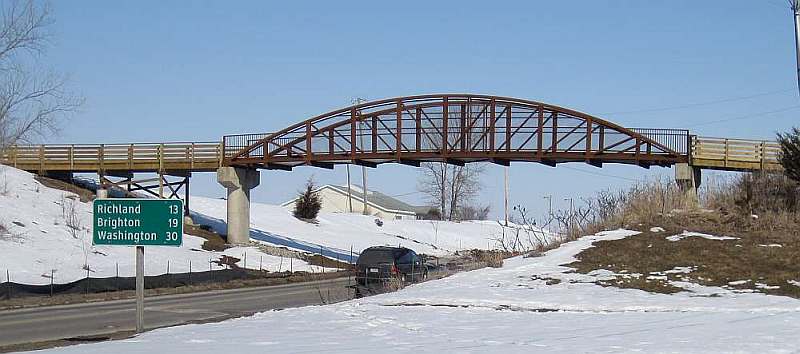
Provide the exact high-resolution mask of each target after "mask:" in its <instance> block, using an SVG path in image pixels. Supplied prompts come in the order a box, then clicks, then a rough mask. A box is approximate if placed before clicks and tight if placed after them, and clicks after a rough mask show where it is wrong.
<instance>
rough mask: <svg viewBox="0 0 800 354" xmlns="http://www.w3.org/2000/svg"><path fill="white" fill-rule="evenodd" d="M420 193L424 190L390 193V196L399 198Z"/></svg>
mask: <svg viewBox="0 0 800 354" xmlns="http://www.w3.org/2000/svg"><path fill="white" fill-rule="evenodd" d="M420 193H422V192H420V191H416V192H408V193H403V194H394V195H390V197H392V198H397V197H405V196H407V195H412V194H420Z"/></svg>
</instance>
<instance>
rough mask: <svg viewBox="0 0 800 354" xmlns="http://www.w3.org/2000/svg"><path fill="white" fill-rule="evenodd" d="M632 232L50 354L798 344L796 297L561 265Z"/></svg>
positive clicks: (723, 348)
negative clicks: (394, 288)
mask: <svg viewBox="0 0 800 354" xmlns="http://www.w3.org/2000/svg"><path fill="white" fill-rule="evenodd" d="M636 234H637V233H636V232H634V231H626V230H617V231H611V232H604V233H601V234H598V235H594V236H588V237H584V238H581V239H579V240H577V241H573V242H570V243H566V244H564V245H562V246H561V247H560V248H557V249H554V250H551V251H548V252H546V253H545V254H544V255H543V256H542V257H535V258H514V259H511V260H508V261H507V262H506V265H505V266H504V267H503V268H499V269H494V268H488V269H482V270H477V271H472V272H467V273H460V274H456V275H454V276H452V277H449V278H445V279H442V280H438V281H432V282H428V283H424V284H418V285H414V286H411V287H407V288H406V289H403V290H401V291H399V292H396V293H391V294H385V295H380V296H374V297H370V298H365V299H361V300H353V301H349V302H344V303H340V304H334V305H328V306H312V307H305V308H297V309H287V310H282V311H268V312H264V313H260V314H257V315H255V316H253V317H250V318H240V319H236V320H231V321H227V322H222V323H216V324H203V325H189V326H183V327H175V328H166V329H160V330H156V331H153V332H150V333H146V334H144V335H140V336H137V337H136V338H132V339H129V340H123V341H117V342H107V343H98V344H89V345H81V346H74V347H66V348H61V349H54V350H50V351H47V352H53V353H89V354H92V353H108V352H115V353H123V354H127V353H151V352H153V351H156V350H157V351H162V352H170V353H217V352H224V351H229V350H230V348H236V351H237V352H238V353H261V352H266V351H278V350H280V351H281V352H318V351H322V350H325V351H339V352H342V351H347V352H353V353H370V352H374V351H375V350H376V348H384V349H390V350H391V351H394V352H412V351H413V352H439V353H441V352H476V353H478V352H503V353H529V352H549V353H552V352H561V353H572V352H622V351H625V352H628V351H643V352H665V351H668V352H709V353H714V352H733V351H735V352H753V351H759V352H773V351H785V350H786V349H788V348H796V347H798V346H800V337H798V336H797V335H796V333H798V331H799V330H800V301H798V300H796V299H792V298H787V297H779V296H772V295H764V294H750V293H735V292H732V291H728V290H726V289H722V288H713V287H699V288H698V289H697V291H696V292H695V289H693V288H690V287H687V289H689V291H686V292H680V293H676V294H672V295H667V294H653V293H648V292H645V291H641V290H634V289H619V288H614V287H602V286H599V285H597V284H595V283H594V281H595V280H596V279H597V278H596V277H594V276H591V275H586V274H578V273H574V272H573V271H572V270H571V268H568V267H566V266H564V265H563V264H565V263H569V262H571V261H573V260H575V256H576V255H577V254H578V253H579V252H580V251H581V250H583V249H586V248H588V247H591V245H592V243H593V242H594V241H598V240H612V239H620V238H623V237H635V235H636ZM683 270H685V269H683ZM600 273H602V272H600ZM556 280H557V281H556ZM709 291H711V292H709ZM198 339H201V340H198Z"/></svg>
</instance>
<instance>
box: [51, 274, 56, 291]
mask: <svg viewBox="0 0 800 354" xmlns="http://www.w3.org/2000/svg"><path fill="white" fill-rule="evenodd" d="M55 277H56V270H55V269H50V297H53V279H55Z"/></svg>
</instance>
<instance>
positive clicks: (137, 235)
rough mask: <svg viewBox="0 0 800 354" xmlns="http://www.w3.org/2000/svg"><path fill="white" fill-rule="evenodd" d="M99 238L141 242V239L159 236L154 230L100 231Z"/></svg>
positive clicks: (152, 238) (153, 238)
mask: <svg viewBox="0 0 800 354" xmlns="http://www.w3.org/2000/svg"><path fill="white" fill-rule="evenodd" d="M97 238H98V239H99V240H101V241H102V240H109V241H133V242H134V243H139V241H155V240H156V239H157V238H158V236H156V234H155V233H154V232H126V231H114V232H105V231H98V232H97Z"/></svg>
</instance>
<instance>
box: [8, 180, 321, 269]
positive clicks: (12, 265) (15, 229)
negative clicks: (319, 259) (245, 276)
mask: <svg viewBox="0 0 800 354" xmlns="http://www.w3.org/2000/svg"><path fill="white" fill-rule="evenodd" d="M72 211H74V213H73V212H72ZM71 215H74V216H75V217H74V218H73V217H72V216H71ZM91 223H92V204H91V203H81V202H80V200H79V199H78V198H77V196H76V195H75V194H73V193H69V192H64V191H61V190H57V189H52V188H48V187H45V186H43V185H41V184H40V183H39V182H38V181H36V180H34V178H33V175H32V174H30V173H27V172H24V171H20V170H17V169H14V168H10V167H7V166H2V165H0V225H3V226H4V227H5V228H6V229H7V230H6V231H5V232H3V230H1V229H0V282H5V281H6V280H7V279H6V274H10V278H11V281H13V282H16V283H24V284H33V285H37V284H38V285H41V284H49V283H50V277H51V274H52V275H53V276H54V282H55V283H68V282H72V281H75V280H79V279H82V278H85V277H86V269H85V268H84V264H87V263H88V265H89V269H90V272H89V275H90V276H91V277H113V276H115V275H116V272H117V265H119V275H120V276H127V277H130V276H134V275H135V269H134V250H133V248H132V247H119V246H116V247H109V246H97V247H94V246H92V235H91ZM68 224H69V225H68ZM71 226H72V227H71ZM203 241H204V240H203V239H202V238H199V237H195V236H190V235H184V236H183V245H182V246H181V247H148V248H147V251H146V253H145V274H146V275H148V276H150V275H159V274H165V273H166V272H167V266H168V265H167V262H169V268H170V269H169V270H170V272H171V273H180V272H188V271H189V266H190V264H189V262H191V263H192V264H191V266H192V270H193V271H207V270H209V269H215V270H217V269H222V267H220V266H218V265H217V264H211V263H210V260H214V261H216V260H218V259H219V258H220V256H222V255H223V254H225V255H229V256H233V257H237V258H240V259H243V258H244V255H245V254H246V255H247V267H248V268H252V269H259V267H263V269H266V270H270V271H277V270H279V268H281V270H287V269H288V268H289V260H288V259H283V258H281V257H276V256H271V255H267V254H264V253H262V252H261V251H259V250H258V248H256V247H235V248H230V249H227V250H225V252H210V251H204V250H203V249H202V248H201V245H202V244H203ZM243 263H244V262H243V261H242V262H239V264H240V266H244V264H243ZM209 267H211V268H209ZM292 268H293V270H295V271H301V270H306V271H321V269H319V267H314V266H310V265H308V264H307V263H305V262H303V261H301V260H297V259H294V260H293V261H292ZM6 271H8V272H6Z"/></svg>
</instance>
